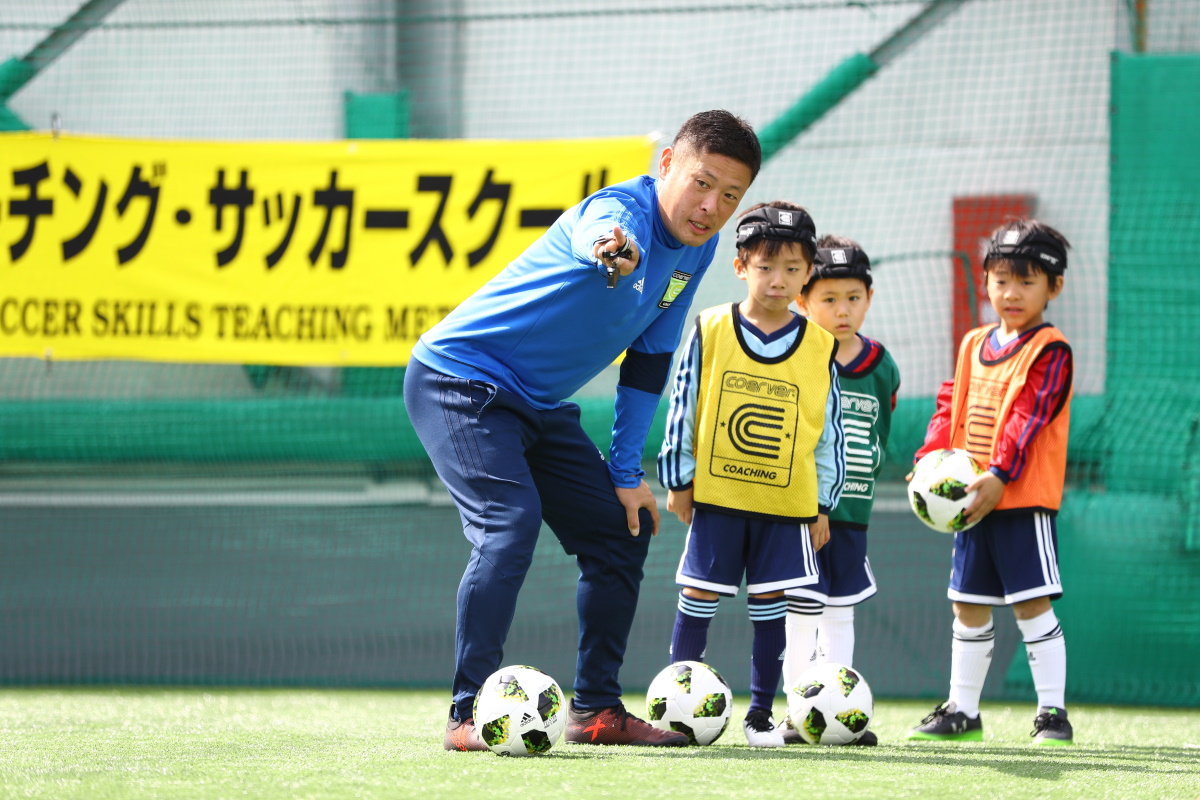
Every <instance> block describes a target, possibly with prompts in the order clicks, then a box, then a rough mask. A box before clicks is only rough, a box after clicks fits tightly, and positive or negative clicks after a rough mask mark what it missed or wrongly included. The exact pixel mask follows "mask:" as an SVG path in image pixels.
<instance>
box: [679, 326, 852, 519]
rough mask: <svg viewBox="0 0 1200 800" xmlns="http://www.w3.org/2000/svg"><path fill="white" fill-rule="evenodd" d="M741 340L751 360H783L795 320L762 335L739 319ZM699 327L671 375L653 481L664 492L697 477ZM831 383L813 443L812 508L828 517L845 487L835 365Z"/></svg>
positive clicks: (792, 339) (791, 340)
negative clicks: (822, 424) (814, 489)
mask: <svg viewBox="0 0 1200 800" xmlns="http://www.w3.org/2000/svg"><path fill="white" fill-rule="evenodd" d="M738 319H739V320H741V326H742V334H743V335H742V339H743V341H745V343H746V346H747V347H749V348H750V349H751V350H752V351H754V353H755V354H756V355H759V356H763V357H764V358H775V357H778V356H781V355H783V354H784V353H786V352H787V351H788V349H789V348H791V346H792V344H793V343H794V342H795V341H796V334H797V333H798V332H799V330H800V326H799V320H798V319H795V320H793V321H792V322H791V323H790V324H789V325H787V326H785V327H784V328H781V329H780V330H778V331H776V332H775V333H773V334H770V335H764V334H763V333H762V332H760V331H759V330H758V328H756V327H754V326H753V325H751V324H750V323H748V322H746V321H745V320H744V319H742V318H741V317H740V316H739V317H738ZM698 333H699V328H693V329H692V333H691V335H690V336H689V337H688V343H687V347H685V348H684V355H683V358H682V359H680V362H679V369H678V370H677V371H676V373H675V385H674V386H673V387H672V389H671V406H670V410H669V411H668V412H667V433H666V436H665V437H664V439H663V444H662V450H661V451H660V452H659V454H658V480H659V481H660V482H661V483H662V484H663V486H666V487H667V488H668V489H683V488H686V487H687V486H689V485H690V484H691V482H692V479H693V478H694V477H695V476H696V456H695V447H694V444H695V428H696V386H697V384H698V383H699V380H700V345H699V341H698ZM829 373H830V376H831V378H832V381H831V383H830V390H829V397H828V398H827V399H826V401H825V427H824V428H823V429H822V430H821V436H820V438H819V439H818V440H817V447H816V450H815V451H814V456H815V459H816V465H817V506H818V507H819V509H820V511H821V513H822V514H828V513H829V512H830V511H831V510H832V509H833V508H834V507H835V506H836V505H837V504H838V500H839V499H840V498H841V496H842V485H843V484H844V483H845V482H846V442H845V437H844V434H843V432H842V399H841V391H840V389H839V387H838V378H837V363H836V362H834V363H832V364H830V368H829Z"/></svg>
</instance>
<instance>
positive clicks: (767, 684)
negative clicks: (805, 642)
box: [747, 597, 787, 713]
mask: <svg viewBox="0 0 1200 800" xmlns="http://www.w3.org/2000/svg"><path fill="white" fill-rule="evenodd" d="M747 605H748V606H749V611H750V621H751V622H753V623H754V649H753V650H752V651H751V655H750V710H751V711H758V710H762V711H766V712H768V713H770V711H771V709H772V707H773V706H774V705H775V694H776V692H777V691H778V690H779V678H780V676H781V675H782V674H783V651H784V649H785V648H786V647H787V627H786V624H785V621H784V620H785V617H786V616H787V598H784V597H772V598H761V597H751V598H749V600H748V601H747Z"/></svg>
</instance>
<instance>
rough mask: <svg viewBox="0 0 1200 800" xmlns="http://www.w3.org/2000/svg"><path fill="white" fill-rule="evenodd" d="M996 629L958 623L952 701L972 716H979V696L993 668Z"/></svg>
mask: <svg viewBox="0 0 1200 800" xmlns="http://www.w3.org/2000/svg"><path fill="white" fill-rule="evenodd" d="M995 643H996V629H995V627H994V626H993V625H992V621H991V620H990V619H989V620H988V621H987V624H986V625H983V626H980V627H978V628H968V627H967V626H966V625H963V624H962V623H961V622H959V621H958V620H957V619H956V620H954V642H953V644H952V646H951V648H950V653H951V655H950V697H949V700H950V702H952V703H954V704H955V705H957V706H958V710H959V711H961V712H963V713H964V714H966V715H967V716H968V717H971V718H975V717H978V716H979V696H980V695H981V694H983V682H984V681H985V680H987V674H988V668H989V667H991V665H992V648H993V645H995Z"/></svg>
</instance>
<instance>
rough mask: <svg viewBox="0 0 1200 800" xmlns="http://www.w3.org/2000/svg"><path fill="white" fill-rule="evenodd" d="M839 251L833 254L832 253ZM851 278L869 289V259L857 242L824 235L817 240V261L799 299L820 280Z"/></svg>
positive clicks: (805, 295) (846, 237)
mask: <svg viewBox="0 0 1200 800" xmlns="http://www.w3.org/2000/svg"><path fill="white" fill-rule="evenodd" d="M835 250H836V251H841V252H840V254H835V253H834V252H833V251H835ZM834 278H851V279H853V280H858V281H862V282H863V286H864V287H866V288H867V289H870V288H871V259H870V258H868V257H867V253H866V251H865V250H863V249H862V246H861V245H859V243H858V242H856V241H854V240H853V239H851V238H850V237H849V236H835V235H833V234H828V233H827V234H825V235H824V236H822V237H821V238H820V239H817V260H816V263H815V264H814V265H813V272H812V277H811V278H809V279H808V283H806V284H804V288H803V289H801V290H800V296H801V297H808V293H809V292H811V291H812V288H813V287H814V286H816V285H817V281H819V280H821V279H825V280H832V279H834Z"/></svg>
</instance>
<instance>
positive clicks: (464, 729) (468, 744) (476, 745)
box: [442, 706, 488, 752]
mask: <svg viewBox="0 0 1200 800" xmlns="http://www.w3.org/2000/svg"><path fill="white" fill-rule="evenodd" d="M442 747H445V748H446V749H447V750H461V751H463V752H467V751H469V750H487V749H488V746H487V745H486V744H484V743H483V739H480V738H479V731H477V730H476V729H475V720H474V719H472V718H470V717H467V718H466V719H464V720H462V721H459V720H456V719H455V718H454V706H450V718H449V719H448V720H446V736H445V738H444V739H442Z"/></svg>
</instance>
